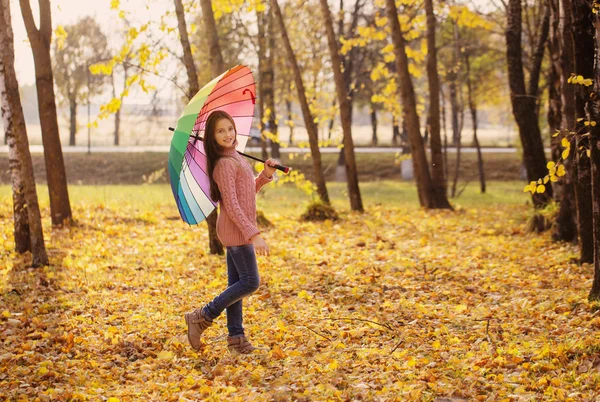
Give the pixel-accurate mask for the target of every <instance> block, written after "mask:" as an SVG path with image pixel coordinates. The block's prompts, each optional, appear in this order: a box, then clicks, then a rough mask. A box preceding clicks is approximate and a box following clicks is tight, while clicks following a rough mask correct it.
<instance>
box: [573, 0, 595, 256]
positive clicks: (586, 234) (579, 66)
mask: <svg viewBox="0 0 600 402" xmlns="http://www.w3.org/2000/svg"><path fill="white" fill-rule="evenodd" d="M571 1H572V13H573V26H572V33H571V34H572V40H573V44H574V47H573V49H574V55H573V57H574V62H575V63H574V67H575V71H574V75H576V76H582V77H585V78H590V77H592V76H593V74H594V52H593V51H592V49H594V46H595V43H594V26H593V24H592V18H591V16H592V8H591V2H590V1H589V0H571ZM572 73H573V72H569V75H571V74H572ZM567 81H568V80H567ZM567 85H569V83H568V82H567ZM571 86H573V87H574V88H575V92H574V96H575V125H574V126H571V127H570V128H569V129H570V130H574V131H575V132H576V133H577V134H576V135H575V136H574V137H573V138H574V139H573V141H574V144H573V145H574V147H573V152H574V154H573V156H574V159H573V164H574V165H575V166H574V167H575V172H576V181H575V200H576V203H577V224H578V233H579V245H580V261H581V262H582V263H584V262H587V263H592V261H593V260H594V239H593V230H594V229H593V226H592V222H593V217H592V173H591V165H590V158H589V157H588V155H587V153H586V152H582V149H589V139H588V138H587V137H586V136H583V135H582V133H583V132H584V130H585V126H584V120H586V117H587V115H586V111H585V105H586V103H587V102H588V100H589V96H590V90H589V87H587V86H586V85H572V84H571Z"/></svg>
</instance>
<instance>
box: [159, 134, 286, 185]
mask: <svg viewBox="0 0 600 402" xmlns="http://www.w3.org/2000/svg"><path fill="white" fill-rule="evenodd" d="M169 130H170V131H175V129H174V128H173V127H169ZM198 139H200V141H202V138H200V137H198ZM237 152H238V154H240V155H244V156H245V157H246V158H250V159H254V160H255V161H258V162H262V163H265V161H263V160H262V159H259V158H255V157H254V156H252V155H248V154H245V153H243V152H240V151H237ZM275 169H277V170H281V171H282V172H283V173H285V174H288V173H289V172H290V171H291V170H292V168H291V167H289V166H282V165H275Z"/></svg>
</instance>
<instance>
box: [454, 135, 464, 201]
mask: <svg viewBox="0 0 600 402" xmlns="http://www.w3.org/2000/svg"><path fill="white" fill-rule="evenodd" d="M461 151H462V129H459V130H458V137H457V142H456V163H455V165H454V179H453V180H452V192H451V197H452V198H454V197H456V187H457V186H458V176H459V169H460V157H461Z"/></svg>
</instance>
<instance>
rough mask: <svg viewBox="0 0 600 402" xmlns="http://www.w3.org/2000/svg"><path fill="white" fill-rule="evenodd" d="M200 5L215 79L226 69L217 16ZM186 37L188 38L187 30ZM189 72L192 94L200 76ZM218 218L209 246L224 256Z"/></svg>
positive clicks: (212, 222) (207, 1)
mask: <svg viewBox="0 0 600 402" xmlns="http://www.w3.org/2000/svg"><path fill="white" fill-rule="evenodd" d="M200 4H201V6H202V17H203V20H204V28H205V33H206V37H207V38H208V43H209V44H210V66H211V71H212V75H213V77H217V76H219V75H221V74H222V73H223V72H224V71H223V70H224V69H225V63H224V62H223V56H222V55H221V48H220V47H219V37H218V36H217V24H216V22H215V16H214V14H213V10H212V1H211V0H200ZM184 25H185V24H184ZM184 28H185V26H184ZM180 29H181V24H180ZM186 36H187V28H186ZM182 46H183V42H182ZM188 47H189V41H188ZM189 52H190V55H191V48H190V49H189ZM192 65H193V60H192ZM186 68H187V63H186ZM187 72H188V81H189V80H191V81H189V83H188V84H189V86H190V92H192V91H191V88H193V87H194V85H195V86H196V88H199V87H200V85H199V84H198V75H197V74H196V77H195V78H194V76H193V74H192V73H191V71H190V70H188V71H187ZM196 92H198V91H195V92H193V94H192V96H194V95H195V94H196ZM218 216H219V212H218V211H217V208H215V209H214V210H213V211H212V212H211V213H210V214H208V216H207V217H206V226H207V227H208V244H209V250H210V253H211V254H217V255H222V254H224V250H223V244H222V243H221V241H220V240H219V237H218V236H217V218H218Z"/></svg>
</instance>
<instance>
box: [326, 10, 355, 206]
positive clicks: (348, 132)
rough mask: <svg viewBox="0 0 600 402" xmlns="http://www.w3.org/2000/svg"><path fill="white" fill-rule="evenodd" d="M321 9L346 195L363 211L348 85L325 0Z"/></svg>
mask: <svg viewBox="0 0 600 402" xmlns="http://www.w3.org/2000/svg"><path fill="white" fill-rule="evenodd" d="M320 3H321V11H322V13H323V19H324V23H325V30H326V31H327V42H328V44H329V53H330V55H331V64H332V69H333V77H334V80H335V87H336V90H337V98H338V103H339V105H340V120H341V125H342V131H343V133H344V139H343V143H344V157H345V162H346V180H347V184H348V196H349V197H350V208H351V209H352V210H353V211H358V212H362V211H364V208H363V204H362V198H361V195H360V188H359V186H358V171H357V167H356V158H355V155H354V141H353V139H352V110H351V109H352V105H351V104H350V100H349V96H348V95H347V88H348V85H347V83H346V82H345V79H344V73H343V72H342V59H341V57H340V52H339V47H338V41H337V39H336V37H335V32H334V30H333V20H332V18H331V11H330V10H329V5H328V4H327V0H320Z"/></svg>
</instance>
